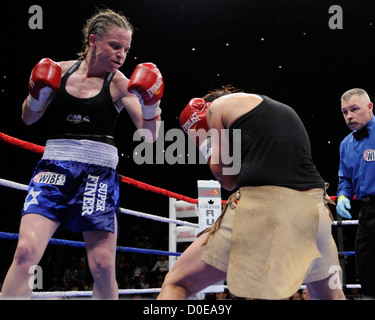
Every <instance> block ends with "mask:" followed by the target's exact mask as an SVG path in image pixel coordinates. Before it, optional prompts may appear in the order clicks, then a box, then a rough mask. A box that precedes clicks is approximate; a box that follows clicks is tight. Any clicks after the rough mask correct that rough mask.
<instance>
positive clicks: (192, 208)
mask: <svg viewBox="0 0 375 320" xmlns="http://www.w3.org/2000/svg"><path fill="white" fill-rule="evenodd" d="M0 141H2V142H4V143H8V144H11V145H14V146H16V147H19V148H22V149H25V150H28V151H31V152H34V153H43V152H44V147H43V146H39V145H36V144H33V143H30V142H27V141H23V140H20V139H17V138H14V137H11V136H9V135H6V134H4V133H1V132H0ZM119 177H120V181H121V183H125V184H128V185H130V186H133V187H136V188H139V189H142V190H145V191H150V192H154V193H157V194H161V195H164V196H165V197H168V199H169V218H166V217H162V216H157V215H153V214H149V213H144V212H140V211H134V210H130V209H124V208H121V207H120V208H119V212H120V213H122V214H126V215H132V216H136V217H139V218H144V219H150V220H154V221H158V222H161V223H168V224H169V251H162V250H153V249H141V248H132V247H123V246H117V247H116V250H117V252H128V253H135V254H153V255H164V256H168V257H169V268H171V267H172V266H173V263H174V262H175V261H176V259H177V258H178V256H180V255H181V254H182V253H181V252H177V251H176V250H177V249H176V248H177V243H181V242H192V241H194V239H195V236H196V234H197V233H198V232H199V231H201V230H202V228H204V227H207V226H208V225H209V224H207V223H203V220H207V219H202V218H203V216H202V215H201V214H200V212H199V211H200V210H199V209H198V205H199V203H200V198H198V199H194V198H190V197H186V196H184V195H180V194H177V193H174V192H171V191H168V190H166V189H162V188H158V187H155V186H152V185H150V184H147V183H144V182H141V181H137V180H134V179H132V178H128V177H125V176H122V175H119ZM215 182H216V181H215ZM215 182H214V183H215ZM203 183H205V182H203ZM207 183H211V182H207ZM0 186H3V187H7V188H11V189H16V190H21V191H26V192H27V191H28V186H27V185H24V184H21V183H18V182H14V181H10V180H6V179H2V178H1V177H0ZM204 186H206V185H205V184H204ZM214 186H215V188H218V189H220V185H219V184H218V183H217V182H216V185H214ZM217 186H218V187H217ZM198 190H199V181H198ZM215 191H216V189H215ZM219 195H220V194H219ZM210 196H215V195H212V194H210ZM330 198H331V199H332V200H335V199H336V197H330ZM210 201H212V200H210ZM219 201H220V203H221V204H224V203H225V201H224V200H221V197H220V199H219ZM220 211H221V206H220ZM181 218H197V220H198V223H192V222H189V221H185V220H181ZM205 218H206V217H205ZM216 218H217V217H216ZM213 222H214V221H211V223H213ZM202 223H203V224H202ZM355 225H358V220H345V221H333V222H332V226H335V227H345V226H355ZM0 239H8V240H17V239H18V234H16V233H8V232H1V231H0ZM49 244H50V245H62V246H70V247H77V248H84V247H85V243H84V242H80V241H73V240H64V239H55V238H52V239H51V240H50V242H49ZM354 255H355V252H354V251H342V252H339V257H345V256H354ZM225 287H226V286H224V284H217V285H213V286H211V287H209V288H207V289H205V290H204V291H203V292H204V293H208V292H220V291H223V289H224V288H225ZM305 287H306V286H302V287H301V289H302V288H305ZM342 288H343V289H345V288H347V289H360V288H361V286H360V285H359V284H343V285H342ZM160 290H161V288H151V289H119V291H118V293H119V295H135V294H137V295H138V294H150V293H158V292H160ZM90 296H92V291H51V292H47V291H33V294H32V298H42V299H45V298H70V297H74V298H80V297H90Z"/></svg>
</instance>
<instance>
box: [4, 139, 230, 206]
mask: <svg viewBox="0 0 375 320" xmlns="http://www.w3.org/2000/svg"><path fill="white" fill-rule="evenodd" d="M0 141H3V142H6V143H8V144H11V145H14V146H17V147H20V148H22V149H26V150H29V151H32V152H35V153H43V152H44V149H45V147H43V146H39V145H36V144H34V143H30V142H27V141H24V140H20V139H17V138H14V137H11V136H9V135H6V134H4V133H2V132H0ZM119 177H120V181H121V182H123V183H126V184H129V185H131V186H134V187H137V188H139V189H143V190H146V191H151V192H154V193H159V194H162V195H165V196H168V197H170V198H175V199H177V200H183V201H186V202H189V203H194V204H197V203H198V199H193V198H190V197H187V196H184V195H181V194H178V193H175V192H171V191H168V190H166V189H163V188H159V187H155V186H153V185H150V184H147V183H144V182H141V181H137V180H135V179H132V178H128V177H125V176H123V175H121V174H119ZM224 202H225V201H224Z"/></svg>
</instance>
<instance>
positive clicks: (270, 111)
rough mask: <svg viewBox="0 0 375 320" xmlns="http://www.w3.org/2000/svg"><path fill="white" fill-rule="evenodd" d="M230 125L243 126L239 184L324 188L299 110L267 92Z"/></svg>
mask: <svg viewBox="0 0 375 320" xmlns="http://www.w3.org/2000/svg"><path fill="white" fill-rule="evenodd" d="M261 97H262V98H263V101H262V102H261V103H260V104H259V105H258V106H257V107H255V108H254V109H252V110H251V111H249V112H248V113H246V114H244V115H243V116H241V117H240V118H238V119H237V120H236V121H235V122H234V123H233V124H232V125H231V127H230V129H229V133H230V135H231V138H230V140H231V141H233V130H234V129H240V130H241V170H240V172H239V174H238V178H237V186H238V187H241V186H264V185H275V186H282V187H287V188H291V189H295V190H308V189H313V188H324V180H323V179H322V177H321V176H320V174H319V172H318V171H317V169H316V167H315V165H314V163H313V161H312V156H311V146H310V140H309V137H308V135H307V132H306V129H305V127H304V125H303V123H302V121H301V119H300V118H299V117H298V115H297V113H296V112H295V111H294V110H293V109H292V108H290V107H289V106H287V105H285V104H282V103H280V102H278V101H275V100H272V99H270V98H268V97H266V96H261Z"/></svg>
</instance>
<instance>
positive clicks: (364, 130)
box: [353, 126, 369, 141]
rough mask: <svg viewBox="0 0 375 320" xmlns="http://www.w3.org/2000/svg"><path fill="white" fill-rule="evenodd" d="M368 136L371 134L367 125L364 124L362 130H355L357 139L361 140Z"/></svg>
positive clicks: (354, 135)
mask: <svg viewBox="0 0 375 320" xmlns="http://www.w3.org/2000/svg"><path fill="white" fill-rule="evenodd" d="M368 136H369V135H368V129H367V127H366V126H364V127H363V128H362V129H361V130H358V131H355V132H353V137H354V139H356V140H357V141H359V140H361V139H363V138H367V137H368Z"/></svg>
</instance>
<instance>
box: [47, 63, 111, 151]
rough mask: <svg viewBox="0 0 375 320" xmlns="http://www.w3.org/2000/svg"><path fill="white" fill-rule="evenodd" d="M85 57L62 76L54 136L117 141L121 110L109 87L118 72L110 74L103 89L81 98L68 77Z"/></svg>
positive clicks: (56, 107)
mask: <svg viewBox="0 0 375 320" xmlns="http://www.w3.org/2000/svg"><path fill="white" fill-rule="evenodd" d="M81 63H82V60H80V61H77V62H76V63H75V64H74V65H73V66H72V67H71V68H70V69H69V70H68V71H67V72H66V73H65V74H64V76H63V77H62V78H61V84H60V87H59V89H58V90H57V91H56V95H55V97H54V109H55V116H54V121H53V125H52V135H51V138H55V139H56V138H73V139H80V138H81V139H83V138H84V139H89V140H97V141H102V142H106V143H110V144H113V143H112V142H111V140H113V138H111V136H112V135H113V132H114V129H115V125H116V122H117V118H118V111H117V109H116V107H115V105H114V103H113V101H112V97H111V94H110V91H109V86H110V83H111V81H112V78H113V76H114V73H108V74H107V75H106V77H105V79H104V82H103V87H102V89H101V91H100V92H99V93H98V94H97V95H95V96H93V97H90V98H82V99H81V98H77V97H74V96H72V95H71V94H69V93H68V92H67V91H66V89H65V87H66V82H67V80H68V78H69V77H70V76H71V75H72V73H73V72H75V71H76V70H77V69H78V67H79V66H80V64H81Z"/></svg>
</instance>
